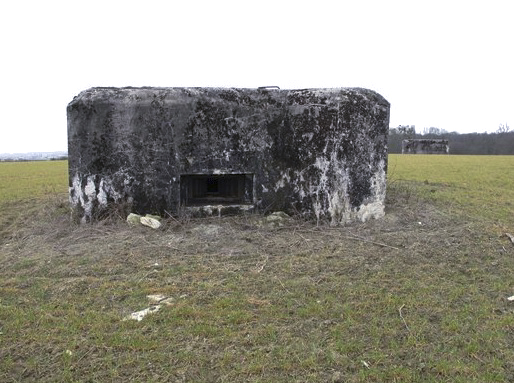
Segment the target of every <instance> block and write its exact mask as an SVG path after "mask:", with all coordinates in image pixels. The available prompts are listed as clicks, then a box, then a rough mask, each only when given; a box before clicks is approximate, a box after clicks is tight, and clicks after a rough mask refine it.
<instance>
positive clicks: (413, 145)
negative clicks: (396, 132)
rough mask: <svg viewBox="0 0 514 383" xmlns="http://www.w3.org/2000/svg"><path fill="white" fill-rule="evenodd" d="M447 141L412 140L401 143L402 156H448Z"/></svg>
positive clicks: (448, 146)
mask: <svg viewBox="0 0 514 383" xmlns="http://www.w3.org/2000/svg"><path fill="white" fill-rule="evenodd" d="M449 152H450V145H449V144H448V140H431V139H412V140H403V141H402V154H448V153H449Z"/></svg>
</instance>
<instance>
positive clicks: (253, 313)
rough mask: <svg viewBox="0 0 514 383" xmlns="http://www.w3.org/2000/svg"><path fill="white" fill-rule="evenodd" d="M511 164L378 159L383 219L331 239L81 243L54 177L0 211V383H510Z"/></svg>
mask: <svg viewBox="0 0 514 383" xmlns="http://www.w3.org/2000/svg"><path fill="white" fill-rule="evenodd" d="M511 161H512V160H511V159H510V158H509V157H507V158H503V157H492V158H486V157H476V158H466V157H456V156H401V155H398V156H390V159H389V169H390V173H389V179H390V184H389V190H388V205H387V214H386V216H385V217H384V218H383V219H380V220H376V221H370V222H367V223H357V224H353V225H349V226H346V227H339V228H330V227H323V226H320V227H316V226H315V225H313V224H310V223H306V222H303V221H301V220H292V221H291V222H290V223H289V225H287V226H285V227H281V228H262V227H260V226H258V225H257V221H258V219H259V217H253V216H249V217H224V218H219V219H218V218H216V219H204V220H194V219H191V220H190V221H187V222H185V221H184V222H179V221H176V220H169V221H164V226H163V229H162V230H158V231H154V230H152V229H149V228H145V227H135V228H134V227H129V226H127V225H126V224H125V222H122V221H108V222H100V223H95V224H88V225H76V224H74V223H72V221H71V218H70V216H69V211H68V209H67V207H66V204H67V201H66V195H65V193H63V191H65V190H66V177H62V178H61V181H57V180H58V179H59V177H57V178H54V179H53V180H54V181H51V182H50V185H53V186H50V187H51V188H55V192H54V191H51V192H50V194H51V197H50V198H48V196H47V195H44V196H42V194H41V193H42V192H41V190H44V187H43V189H42V188H38V187H36V188H34V189H32V194H31V193H28V194H27V195H26V196H25V197H23V198H18V197H14V198H11V197H9V198H7V197H5V198H4V200H3V201H4V202H3V205H2V206H3V209H4V210H3V216H4V217H6V216H8V217H11V218H10V220H9V221H5V220H4V221H3V222H4V224H3V226H0V228H3V230H2V231H0V381H2V382H4V381H5V382H19V381H34V382H35V381H37V382H97V381H98V382H103V381H113V382H127V381H144V382H168V381H174V382H508V381H513V380H514V335H513V334H514V305H513V303H512V302H509V301H508V300H507V299H506V298H507V297H508V296H511V295H513V294H514V281H513V279H512V270H513V269H514V246H513V245H512V243H511V242H510V241H509V240H508V238H507V237H505V236H504V235H503V233H504V231H505V230H512V217H509V215H508V214H505V212H504V211H503V210H502V209H503V207H501V205H502V204H503V206H510V205H508V204H507V203H506V202H507V199H508V198H510V197H509V196H511V195H512V194H511V190H510V189H509V188H510V186H509V185H510V183H511V182H512V171H513V170H512V167H511V166H509V164H510V165H511V164H512V162H511ZM49 164H53V165H54V166H56V167H59V166H62V164H58V163H56V162H50V163H49ZM478 164H480V167H478V168H476V167H475V165H477V166H478ZM484 164H485V165H484ZM16 165H18V164H16ZM20 165H23V163H20ZM445 168H446V169H447V170H446V172H443V171H442V169H445ZM20 169H21V168H20ZM448 169H450V170H448ZM480 169H482V170H480ZM54 170H55V169H54ZM62 170H63V168H61V170H60V171H59V172H62ZM452 172H453V173H452ZM494 172H497V174H496V175H493V173H494ZM500 173H501V174H505V177H511V178H509V179H507V180H505V179H504V178H502V177H500V176H499V175H498V174H500ZM18 174H19V175H20V177H22V178H23V177H25V176H26V174H25V175H24V174H22V172H19V173H18ZM466 174H468V176H466ZM36 178H37V176H36ZM471 181H472V182H471ZM20 182H21V181H18V180H15V179H13V180H12V185H20ZM52 190H53V189H52ZM493 192H494V193H497V194H494V193H493ZM15 194H16V193H15V192H12V191H10V192H9V193H5V194H4V196H6V195H11V196H12V195H15ZM43 194H44V192H43ZM492 195H495V196H496V197H495V198H494V199H491V196H492ZM496 202H501V203H500V204H498V203H496ZM484 206H486V207H487V208H486V209H484V208H483V207H484ZM205 224H210V225H216V226H218V230H216V232H217V234H216V235H214V234H212V233H210V234H209V233H208V232H202V231H201V230H199V228H201V227H202V225H205ZM513 234H514V233H513ZM157 293H159V294H164V295H166V296H168V297H171V298H173V301H172V304H171V305H169V306H163V307H162V308H161V310H160V311H158V312H156V313H154V314H151V315H148V316H147V317H145V318H144V319H143V320H142V321H141V322H136V321H124V320H123V318H124V317H125V316H126V315H128V314H130V313H131V312H134V311H138V310H141V309H144V308H146V307H148V306H149V303H148V299H147V298H146V296H147V295H149V294H157Z"/></svg>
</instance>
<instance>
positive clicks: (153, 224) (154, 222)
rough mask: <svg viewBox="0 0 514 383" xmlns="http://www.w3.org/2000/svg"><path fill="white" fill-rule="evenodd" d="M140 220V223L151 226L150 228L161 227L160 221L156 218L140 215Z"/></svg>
mask: <svg viewBox="0 0 514 383" xmlns="http://www.w3.org/2000/svg"><path fill="white" fill-rule="evenodd" d="M140 221H141V224H142V225H145V226H148V227H151V228H152V229H158V228H160V227H161V223H160V222H159V221H158V220H156V219H155V218H151V217H148V216H146V217H141V220H140Z"/></svg>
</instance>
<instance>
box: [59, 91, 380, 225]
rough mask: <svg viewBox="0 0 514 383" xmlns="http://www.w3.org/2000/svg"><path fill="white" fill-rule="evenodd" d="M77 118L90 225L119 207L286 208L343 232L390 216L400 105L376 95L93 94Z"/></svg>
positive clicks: (83, 207)
mask: <svg viewBox="0 0 514 383" xmlns="http://www.w3.org/2000/svg"><path fill="white" fill-rule="evenodd" d="M67 114H68V145H69V147H68V156H69V176H70V189H69V192H70V201H71V204H72V207H73V208H74V211H75V213H76V214H77V215H78V217H79V218H80V219H81V220H82V221H83V222H89V221H92V220H95V219H99V218H101V217H102V216H104V215H105V214H106V213H107V212H109V210H110V209H112V208H113V207H115V206H116V205H121V206H122V207H124V209H125V211H127V210H129V211H132V212H135V213H139V214H145V213H153V214H160V215H161V216H167V215H168V214H170V215H180V214H181V213H182V212H184V211H189V212H193V213H194V212H198V213H203V214H205V213H206V214H215V215H218V214H224V213H227V212H241V211H257V212H264V213H265V212H269V211H277V210H282V211H286V212H289V213H296V214H301V215H304V216H306V217H307V216H308V217H313V218H315V219H317V220H318V221H319V220H326V221H328V222H330V223H331V224H333V225H337V224H341V223H347V222H351V221H366V220H367V219H369V218H378V217H381V216H383V215H384V199H385V192H386V168H387V134H388V129H389V103H388V102H387V101H386V100H385V99H384V98H383V97H382V96H380V95H379V94H377V93H375V92H373V91H371V90H367V89H361V88H336V89H302V90H280V89H272V88H259V89H236V88H92V89H88V90H86V91H83V92H81V93H80V94H79V95H78V96H76V97H75V98H74V99H73V101H72V102H71V103H70V104H69V105H68V108H67ZM118 207H119V206H118Z"/></svg>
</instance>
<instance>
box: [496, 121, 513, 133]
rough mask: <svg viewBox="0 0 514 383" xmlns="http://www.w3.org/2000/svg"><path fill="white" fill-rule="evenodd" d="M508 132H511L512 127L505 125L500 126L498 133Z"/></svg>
mask: <svg viewBox="0 0 514 383" xmlns="http://www.w3.org/2000/svg"><path fill="white" fill-rule="evenodd" d="M508 132H510V127H509V125H507V123H505V125H503V124H500V126H499V127H498V130H497V131H496V133H508Z"/></svg>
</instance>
